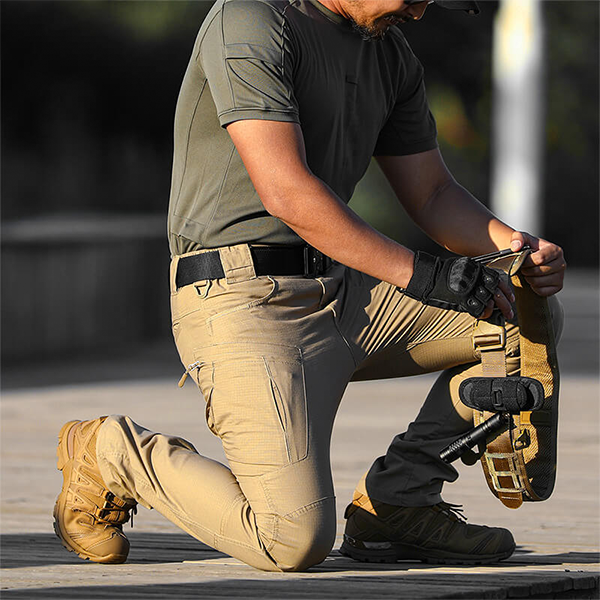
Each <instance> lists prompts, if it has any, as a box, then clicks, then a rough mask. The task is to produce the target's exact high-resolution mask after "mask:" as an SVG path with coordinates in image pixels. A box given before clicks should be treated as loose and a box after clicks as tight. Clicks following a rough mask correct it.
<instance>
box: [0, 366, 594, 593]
mask: <svg viewBox="0 0 600 600" xmlns="http://www.w3.org/2000/svg"><path fill="white" fill-rule="evenodd" d="M431 383H432V379H431V378H427V377H425V378H418V379H417V378H411V379H409V380H406V381H401V382H380V383H361V384H355V385H352V386H351V387H350V388H349V390H348V393H347V394H346V397H345V399H344V404H343V406H342V409H341V412H340V415H339V417H338V421H337V424H336V431H335V433H334V439H333V444H332V464H333V470H334V480H335V484H336V490H337V496H338V513H339V514H338V543H337V544H336V548H337V547H339V542H340V541H341V533H342V532H343V527H344V520H343V516H342V513H343V509H344V507H345V504H346V503H347V502H348V501H349V499H350V497H351V493H352V489H353V486H354V484H355V482H356V481H357V479H358V478H359V477H360V476H361V474H362V473H363V472H364V471H365V470H366V468H368V466H369V464H370V462H371V461H372V459H373V458H374V457H375V456H378V455H379V454H381V453H382V452H384V451H385V448H386V446H387V443H388V442H389V440H390V439H391V437H392V436H393V435H394V434H395V433H397V431H398V430H399V429H401V428H403V427H404V426H405V425H406V424H407V423H408V422H409V420H410V419H411V418H412V417H414V415H415V414H416V412H417V410H418V407H419V402H420V398H422V397H423V396H424V395H425V394H426V393H427V390H428V388H429V386H430V385H431ZM171 396H173V397H174V398H175V399H176V400H177V406H178V410H177V411H173V410H171V409H170V410H166V409H165V406H166V402H167V401H166V400H165V398H170V397H171ZM597 397H598V382H597V381H596V380H595V379H594V378H591V377H587V378H585V377H584V378H582V377H577V378H575V377H572V378H569V377H567V378H565V381H564V383H563V394H562V403H563V406H564V407H565V408H564V410H563V414H562V418H561V428H560V436H561V438H560V464H559V471H558V480H557V486H556V490H555V493H554V495H553V497H552V498H551V499H550V500H548V501H547V502H544V503H540V504H528V505H525V506H523V507H522V508H521V509H519V510H518V511H509V510H507V509H505V508H504V507H503V506H502V505H500V503H499V502H498V501H497V500H495V499H494V498H493V497H492V496H491V494H490V493H489V491H488V490H487V489H486V487H485V484H484V481H483V475H482V473H481V472H480V469H479V467H476V468H470V469H468V468H466V467H462V466H461V467H459V470H460V472H461V478H460V482H459V483H457V484H453V485H450V486H448V488H447V492H446V493H445V498H446V499H447V500H448V501H450V502H457V503H463V504H464V505H465V511H466V514H467V515H468V516H469V520H470V521H471V522H475V523H487V524H489V525H499V526H505V527H509V528H510V529H511V530H512V531H513V533H514V534H515V538H516V539H517V542H518V543H519V547H518V549H517V551H516V553H515V555H514V556H513V557H511V559H509V560H508V561H504V562H502V563H499V564H496V565H488V566H479V567H452V566H434V565H425V564H421V563H410V562H404V563H398V564H395V565H386V564H373V565H371V564H363V563H358V562H355V561H352V560H350V559H348V558H346V557H343V556H341V555H340V554H339V552H337V551H334V552H332V554H331V555H330V556H329V557H328V559H327V560H326V561H325V562H324V563H322V564H321V565H319V566H317V567H314V568H313V569H311V570H309V571H308V572H306V573H289V574H282V573H264V572H261V571H257V570H255V569H252V568H251V567H248V566H246V565H244V564H243V563H241V562H239V561H237V560H234V559H232V558H230V557H228V556H226V555H224V554H221V553H219V552H216V551H214V550H213V549H211V548H209V547H208V546H206V545H204V544H202V543H200V542H198V541H197V540H195V539H193V538H191V537H190V536H187V535H186V534H184V533H181V532H180V531H179V530H178V529H177V528H176V527H174V526H173V525H172V524H170V523H169V522H167V521H165V520H164V519H163V518H162V517H161V516H160V515H159V514H157V513H156V512H155V511H147V510H145V509H141V510H140V513H139V514H138V515H137V516H136V522H135V528H134V529H130V528H129V527H126V533H127V535H128V537H129V538H130V540H131V544H132V549H131V554H130V558H129V560H128V562H127V563H125V564H124V565H97V564H92V563H89V562H84V561H81V560H80V559H79V558H78V557H77V556H75V555H74V554H72V553H68V552H67V551H66V550H65V549H64V548H63V547H62V546H61V544H60V542H59V541H58V539H57V538H56V537H55V535H54V533H53V532H52V521H51V519H52V516H51V513H52V506H53V504H54V500H55V496H56V494H57V493H58V491H59V489H60V474H59V473H58V471H56V467H55V444H56V433H57V431H58V429H59V428H60V426H61V424H62V423H63V422H64V421H66V420H67V419H70V418H89V417H94V416H96V415H97V414H98V412H100V411H101V412H104V413H118V412H120V413H127V414H131V416H132V417H133V418H134V419H136V420H138V421H140V422H142V423H143V424H144V425H146V426H149V427H151V428H155V429H158V430H162V431H167V432H169V433H178V434H179V435H182V436H183V437H186V438H187V439H189V440H190V441H192V443H194V445H195V446H196V447H197V448H199V449H200V451H201V452H202V453H205V454H208V455H210V456H212V457H215V458H217V459H222V451H221V449H220V447H219V442H218V440H217V439H216V438H214V436H212V435H210V434H209V433H208V432H207V431H206V430H205V426H204V424H203V414H202V412H203V411H202V404H201V398H199V397H198V394H197V392H196V391H195V389H194V388H193V387H192V386H191V385H190V386H186V387H185V388H184V390H182V391H179V390H178V389H177V388H176V383H175V382H171V381H169V382H165V381H159V382H153V383H148V382H129V383H119V384H106V385H90V386H86V385H78V386H72V387H61V388H49V389H38V390H35V391H32V390H23V391H15V392H10V393H5V394H4V395H3V399H2V404H1V407H0V408H1V411H2V439H1V442H0V443H1V449H2V481H1V486H2V498H1V500H2V521H1V524H0V525H1V531H2V535H1V536H0V545H1V555H0V556H1V566H2V573H1V575H2V582H1V586H0V587H1V595H2V597H3V598H4V597H6V598H66V599H68V598H85V599H88V598H89V599H95V598H111V599H113V598H114V599H121V598H122V599H125V598H128V599H129V598H131V599H134V598H144V599H146V598H167V597H169V598H171V597H177V599H178V600H179V599H186V598H198V597H208V598H210V597H212V598H226V597H229V598H242V597H243V598H245V599H248V600H249V599H251V598H290V599H291V598H336V599H340V598H351V599H353V600H357V599H362V598H365V599H367V598H373V599H378V598H379V599H387V598H390V599H391V598H407V599H415V600H418V599H421V598H478V599H481V598H532V597H543V596H544V595H545V596H547V597H548V598H550V597H564V598H567V597H581V598H592V597H594V594H595V595H596V597H597V596H598V593H597V592H598V579H599V572H600V558H599V553H598V548H599V530H598V507H599V497H600V494H599V493H598V481H597V473H598V462H599V461H598V450H599V444H598V429H597V424H598V405H597V402H596V399H597ZM365 398H370V399H372V401H371V402H370V403H365V401H364V400H365ZM375 405H376V406H377V408H378V410H376V411H375V410H374V409H373V406H375ZM169 406H173V405H172V404H170V405H169ZM575 407H576V408H577V410H574V408H575ZM381 415H385V418H382V416H381ZM582 415H586V418H585V419H582ZM573 490H577V493H576V494H575V493H573Z"/></svg>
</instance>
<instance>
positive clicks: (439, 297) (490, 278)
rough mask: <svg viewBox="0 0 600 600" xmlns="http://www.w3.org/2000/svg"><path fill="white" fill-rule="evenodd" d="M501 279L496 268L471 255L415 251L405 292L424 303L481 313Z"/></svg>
mask: <svg viewBox="0 0 600 600" xmlns="http://www.w3.org/2000/svg"><path fill="white" fill-rule="evenodd" d="M499 283H500V275H499V274H498V272H497V271H494V270H493V269H489V268H488V267H484V266H482V265H479V264H478V263H476V262H475V261H474V260H471V259H470V258H466V257H463V258H447V259H441V258H439V257H437V256H432V255H431V254H427V253H426V252H417V253H416V255H415V271H414V273H413V276H412V277H411V280H410V281H409V282H408V286H407V288H406V290H404V293H405V294H406V295H407V296H410V297H411V298H414V299H415V300H420V301H421V302H422V303H423V304H429V305H431V306H437V307H438V308H445V309H447V310H455V311H457V312H468V313H469V314H471V315H473V316H474V317H480V316H481V315H482V313H483V311H484V310H485V307H486V305H487V303H488V302H489V300H490V298H492V296H493V295H494V294H495V292H496V290H497V289H498V284H499Z"/></svg>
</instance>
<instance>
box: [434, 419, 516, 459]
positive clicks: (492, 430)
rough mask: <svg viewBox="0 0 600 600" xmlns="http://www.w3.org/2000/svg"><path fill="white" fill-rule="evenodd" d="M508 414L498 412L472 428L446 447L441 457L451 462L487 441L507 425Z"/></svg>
mask: <svg viewBox="0 0 600 600" xmlns="http://www.w3.org/2000/svg"><path fill="white" fill-rule="evenodd" d="M508 416H509V415H508V413H496V414H495V415H494V416H493V417H490V418H489V419H488V420H487V421H484V422H483V423H481V424H480V425H478V426H477V427H475V428H474V429H471V431H469V432H468V433H466V434H465V435H463V436H462V437H460V438H458V439H457V440H456V441H454V442H452V443H451V444H450V445H449V446H447V447H446V448H444V449H443V450H442V451H441V452H440V458H441V459H442V460H443V461H444V462H445V463H448V464H450V463H451V462H453V461H455V460H456V459H457V458H459V457H460V456H461V455H462V454H463V452H464V451H465V450H467V449H469V448H473V447H474V446H477V445H478V444H479V443H480V442H483V443H485V441H486V439H487V438H488V437H489V436H491V435H494V434H496V433H498V432H499V431H500V430H501V429H504V427H506V425H507V423H508Z"/></svg>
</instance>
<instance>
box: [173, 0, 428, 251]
mask: <svg viewBox="0 0 600 600" xmlns="http://www.w3.org/2000/svg"><path fill="white" fill-rule="evenodd" d="M240 119H264V120H270V121H287V122H291V123H299V125H300V127H301V129H302V133H303V136H304V142H305V146H306V155H307V162H308V166H309V167H310V169H311V171H312V173H313V174H314V175H316V176H317V177H319V178H320V179H321V180H322V181H324V182H325V183H326V184H327V185H328V186H329V187H330V188H331V189H332V190H333V191H334V192H335V193H336V194H337V195H338V196H339V197H340V198H341V199H342V200H343V201H344V202H348V201H349V200H350V198H351V196H352V193H353V191H354V188H355V186H356V184H357V183H358V181H359V180H360V179H361V178H362V176H363V175H364V173H365V171H366V169H367V167H368V165H369V161H370V159H371V157H372V156H373V155H406V154H415V153H418V152H424V151H426V150H431V149H433V148H435V147H436V146H437V141H436V128H435V122H434V119H433V117H432V115H431V113H430V111H429V107H428V105H427V99H426V96H425V88H424V84H423V68H422V67H421V64H420V63H419V61H418V60H417V59H416V57H415V56H414V54H413V53H412V51H411V49H410V47H409V46H408V43H407V42H406V40H405V38H404V36H403V34H402V33H401V31H400V30H399V29H398V28H397V27H390V30H389V31H388V34H387V35H386V36H385V38H384V39H383V40H378V41H365V40H363V39H362V37H361V35H360V34H359V33H357V32H356V31H355V30H354V29H353V28H352V26H351V24H350V22H349V21H348V20H346V19H345V18H343V17H341V16H340V15H337V14H335V13H333V12H331V11H329V10H328V9H326V8H325V7H324V6H323V5H321V4H320V3H319V2H318V0H218V1H217V2H216V3H215V5H214V6H213V8H212V9H211V11H210V13H209V14H208V15H207V17H206V19H205V21H204V23H203V24H202V27H201V28H200V32H199V34H198V37H197V39H196V42H195V45H194V49H193V53H192V57H191V60H190V63H189V65H188V68H187V71H186V74H185V77H184V80H183V84H182V88H181V92H180V95H179V99H178V102H177V109H176V114H175V147H174V161H173V177H172V184H171V197H170V206H169V242H170V247H171V253H172V254H182V253H184V252H190V251H193V250H197V249H200V248H215V247H219V246H229V245H233V244H239V243H257V244H284V245H294V244H300V243H302V240H301V239H300V238H299V237H298V236H297V235H296V234H295V233H294V232H293V231H292V230H291V229H290V228H289V227H287V225H285V224H284V223H283V222H282V221H280V220H279V219H277V218H275V217H272V216H271V215H269V214H268V213H267V211H266V210H265V209H264V207H263V205H262V203H261V201H260V198H259V197H258V195H257V193H256V191H255V189H254V187H253V185H252V182H251V181H250V177H249V176H248V173H247V171H246V169H245V167H244V165H243V163H242V161H241V159H240V156H239V154H238V153H237V151H236V149H235V147H234V145H233V143H232V141H231V138H230V137H229V134H228V133H227V130H226V126H227V125H228V124H229V123H232V122H233V121H237V120H240ZM332 226H335V225H332Z"/></svg>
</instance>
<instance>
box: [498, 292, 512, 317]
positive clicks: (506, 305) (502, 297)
mask: <svg viewBox="0 0 600 600" xmlns="http://www.w3.org/2000/svg"><path fill="white" fill-rule="evenodd" d="M508 294H509V292H508V291H507V292H504V291H503V290H502V289H501V287H500V286H498V290H497V291H496V293H495V294H494V304H495V305H496V306H497V307H498V308H499V309H500V311H501V312H502V314H503V315H504V318H505V319H509V320H510V319H512V318H513V317H514V314H513V309H512V304H511V302H510V300H509V298H510V297H512V292H510V294H511V295H508Z"/></svg>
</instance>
